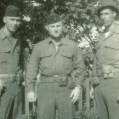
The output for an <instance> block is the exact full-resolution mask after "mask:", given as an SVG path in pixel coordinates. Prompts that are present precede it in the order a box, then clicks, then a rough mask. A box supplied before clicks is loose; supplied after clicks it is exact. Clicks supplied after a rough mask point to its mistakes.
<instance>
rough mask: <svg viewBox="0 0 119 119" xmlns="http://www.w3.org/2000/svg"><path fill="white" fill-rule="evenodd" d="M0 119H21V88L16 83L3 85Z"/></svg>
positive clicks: (0, 98) (0, 100) (0, 99)
mask: <svg viewBox="0 0 119 119" xmlns="http://www.w3.org/2000/svg"><path fill="white" fill-rule="evenodd" d="M0 119H22V88H21V87H20V86H19V85H18V84H17V82H9V83H6V84H5V89H4V92H3V93H2V95H1V96H0Z"/></svg>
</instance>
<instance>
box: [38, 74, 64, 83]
mask: <svg viewBox="0 0 119 119" xmlns="http://www.w3.org/2000/svg"><path fill="white" fill-rule="evenodd" d="M61 78H62V76H60V75H52V76H46V75H41V77H40V83H50V82H51V83H53V82H61Z"/></svg>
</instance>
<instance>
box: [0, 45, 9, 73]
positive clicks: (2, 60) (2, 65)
mask: <svg viewBox="0 0 119 119" xmlns="http://www.w3.org/2000/svg"><path fill="white" fill-rule="evenodd" d="M10 52H11V49H10V48H8V47H4V48H0V72H4V73H5V72H7V70H8V65H9V61H10Z"/></svg>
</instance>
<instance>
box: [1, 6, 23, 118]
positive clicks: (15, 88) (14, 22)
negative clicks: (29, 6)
mask: <svg viewBox="0 0 119 119" xmlns="http://www.w3.org/2000/svg"><path fill="white" fill-rule="evenodd" d="M3 22H4V24H5V25H4V26H3V27H2V28H1V29H0V119H22V113H21V112H22V99H21V96H22V95H21V94H22V93H21V87H20V86H19V74H20V72H21V68H20V63H19V62H20V61H19V57H20V40H18V39H16V38H15V32H16V31H17V30H18V28H19V27H20V25H21V12H20V9H19V8H18V7H16V6H14V5H9V6H7V8H6V11H5V15H4V17H3Z"/></svg>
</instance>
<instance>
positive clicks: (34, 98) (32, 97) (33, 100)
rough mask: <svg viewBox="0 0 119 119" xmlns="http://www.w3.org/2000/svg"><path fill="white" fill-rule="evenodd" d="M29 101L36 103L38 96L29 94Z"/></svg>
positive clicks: (32, 93)
mask: <svg viewBox="0 0 119 119" xmlns="http://www.w3.org/2000/svg"><path fill="white" fill-rule="evenodd" d="M27 100H28V101H29V102H36V94H35V93H34V92H29V93H28V95H27Z"/></svg>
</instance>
